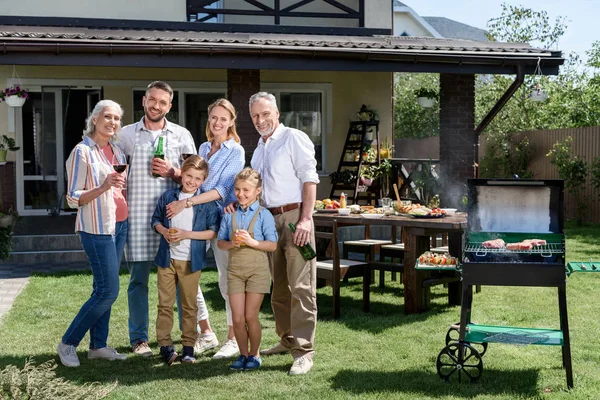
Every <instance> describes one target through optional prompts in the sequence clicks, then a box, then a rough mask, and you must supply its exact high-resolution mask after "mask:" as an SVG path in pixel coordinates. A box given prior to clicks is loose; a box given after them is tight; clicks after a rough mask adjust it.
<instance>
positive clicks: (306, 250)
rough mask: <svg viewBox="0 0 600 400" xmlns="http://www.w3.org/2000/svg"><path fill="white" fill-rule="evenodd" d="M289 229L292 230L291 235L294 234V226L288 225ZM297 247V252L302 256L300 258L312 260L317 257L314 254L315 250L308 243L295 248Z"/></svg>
mask: <svg viewBox="0 0 600 400" xmlns="http://www.w3.org/2000/svg"><path fill="white" fill-rule="evenodd" d="M289 226H290V229H291V230H292V233H295V232H296V225H294V224H292V223H290V224H289ZM296 247H298V250H300V254H302V257H303V258H304V259H305V260H306V261H309V260H312V259H313V258H315V257H316V256H317V253H315V250H314V249H313V248H312V246H311V245H310V242H309V243H306V244H305V245H304V246H296Z"/></svg>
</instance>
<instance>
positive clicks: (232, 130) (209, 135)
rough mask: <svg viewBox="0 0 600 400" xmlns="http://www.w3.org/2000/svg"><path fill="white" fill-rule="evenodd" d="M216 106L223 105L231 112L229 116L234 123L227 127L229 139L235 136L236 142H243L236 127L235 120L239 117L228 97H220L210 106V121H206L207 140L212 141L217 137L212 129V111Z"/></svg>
mask: <svg viewBox="0 0 600 400" xmlns="http://www.w3.org/2000/svg"><path fill="white" fill-rule="evenodd" d="M215 107H223V108H224V109H225V110H227V111H228V112H229V116H230V117H231V122H232V124H231V126H230V127H229V128H227V139H230V138H233V140H235V142H236V143H240V142H241V140H240V136H239V135H238V133H237V130H236V129H235V120H236V119H237V114H236V112H235V107H234V106H233V104H231V102H230V101H229V100H227V99H218V100H217V101H215V102H214V103H212V104H211V105H210V106H208V117H209V118H208V121H206V140H208V141H209V142H212V140H213V139H214V138H215V135H213V133H212V132H211V130H210V113H211V111H212V110H213V109H214V108H215Z"/></svg>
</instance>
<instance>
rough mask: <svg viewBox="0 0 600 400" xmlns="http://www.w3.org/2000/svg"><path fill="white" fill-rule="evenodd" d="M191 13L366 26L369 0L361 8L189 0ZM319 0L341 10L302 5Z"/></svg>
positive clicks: (200, 18) (213, 18) (215, 18)
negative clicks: (242, 5) (318, 9)
mask: <svg viewBox="0 0 600 400" xmlns="http://www.w3.org/2000/svg"><path fill="white" fill-rule="evenodd" d="M186 1H187V15H188V21H190V22H220V20H219V18H222V17H223V16H225V15H238V16H240V15H242V16H260V17H265V16H266V17H273V24H274V25H280V24H281V18H283V17H291V18H330V19H354V20H357V21H358V24H357V25H358V26H357V27H359V28H364V26H365V0H359V1H358V9H354V8H352V7H349V6H347V5H345V4H342V3H341V2H340V1H336V0H298V1H296V2H295V3H293V4H291V5H288V6H287V7H284V8H282V7H281V5H280V0H273V6H272V7H270V6H267V5H265V4H263V3H262V2H260V1H258V0H241V1H243V2H244V3H247V4H249V5H251V6H253V7H254V9H247V10H244V9H230V8H227V9H224V8H217V7H218V5H219V0H186ZM319 3H321V4H323V5H327V4H328V5H330V6H333V7H335V8H337V9H338V10H339V12H314V11H311V12H308V11H298V9H300V8H302V7H304V6H306V5H309V4H316V5H318V4H319Z"/></svg>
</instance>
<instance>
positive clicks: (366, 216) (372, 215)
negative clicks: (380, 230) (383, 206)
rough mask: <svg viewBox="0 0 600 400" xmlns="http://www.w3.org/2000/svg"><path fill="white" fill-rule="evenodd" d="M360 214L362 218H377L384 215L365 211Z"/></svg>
mask: <svg viewBox="0 0 600 400" xmlns="http://www.w3.org/2000/svg"><path fill="white" fill-rule="evenodd" d="M360 216H361V217H363V218H367V219H378V218H381V217H384V216H385V215H384V214H368V213H365V214H360Z"/></svg>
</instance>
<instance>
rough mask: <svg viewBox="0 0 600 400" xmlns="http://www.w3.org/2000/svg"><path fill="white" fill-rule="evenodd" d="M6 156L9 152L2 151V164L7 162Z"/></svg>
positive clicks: (0, 153)
mask: <svg viewBox="0 0 600 400" xmlns="http://www.w3.org/2000/svg"><path fill="white" fill-rule="evenodd" d="M6 154H8V150H0V162H6Z"/></svg>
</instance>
